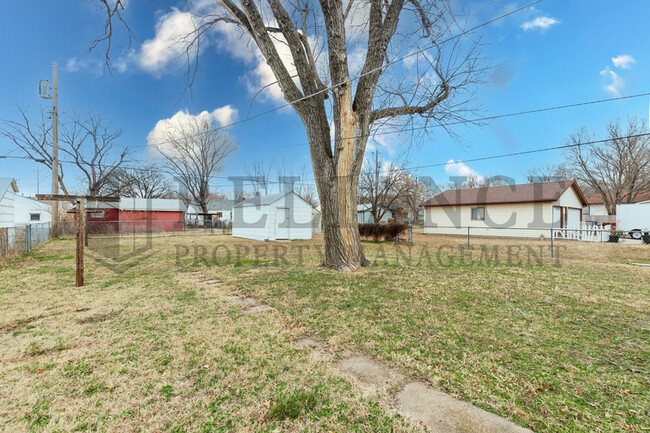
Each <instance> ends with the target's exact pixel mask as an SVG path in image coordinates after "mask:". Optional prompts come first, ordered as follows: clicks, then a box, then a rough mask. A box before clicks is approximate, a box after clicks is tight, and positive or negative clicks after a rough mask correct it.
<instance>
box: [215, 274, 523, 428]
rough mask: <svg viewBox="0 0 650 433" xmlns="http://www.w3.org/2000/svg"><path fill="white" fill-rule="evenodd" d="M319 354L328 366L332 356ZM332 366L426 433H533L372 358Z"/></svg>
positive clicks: (253, 303) (256, 308) (250, 309)
mask: <svg viewBox="0 0 650 433" xmlns="http://www.w3.org/2000/svg"><path fill="white" fill-rule="evenodd" d="M203 284H205V285H207V286H213V287H214V286H219V285H220V282H219V281H217V280H209V281H204V282H203ZM233 301H234V302H236V303H237V304H238V305H239V306H240V307H241V308H242V310H243V312H244V313H245V314H260V313H268V312H274V313H277V312H276V310H275V309H274V308H273V307H271V306H269V305H266V304H262V303H261V302H260V301H258V300H257V299H255V298H250V297H241V298H237V297H233ZM294 345H295V346H296V348H298V349H301V350H317V347H318V346H319V345H320V343H319V342H318V340H316V339H314V338H313V337H305V338H302V339H299V340H297V341H295V342H294ZM321 352H322V353H321V355H322V356H323V357H325V358H329V359H330V361H329V362H330V363H331V358H332V355H328V354H327V353H325V351H321ZM332 366H333V367H334V369H335V370H336V371H338V372H339V374H341V375H342V376H344V377H345V378H347V379H349V380H351V382H352V383H354V384H356V385H357V386H358V387H359V388H360V389H361V390H363V391H365V392H366V393H374V394H376V395H377V397H378V398H379V400H386V399H387V397H388V400H389V401H388V402H387V403H388V404H386V406H388V407H387V409H388V410H394V411H395V412H397V413H398V414H399V415H401V416H402V417H403V418H404V419H406V420H407V421H409V422H410V423H411V424H413V425H414V426H417V427H424V428H425V430H426V431H428V432H434V433H533V432H532V430H529V429H526V428H524V427H521V426H518V425H517V424H515V423H513V422H511V421H509V420H507V419H505V418H502V417H500V416H498V415H495V414H493V413H491V412H488V411H486V410H483V409H481V408H478V407H476V406H474V405H472V404H469V403H467V402H465V401H462V400H459V399H457V398H455V397H452V396H451V395H449V394H447V393H445V392H442V391H440V390H437V389H435V388H433V387H431V386H430V385H429V384H426V383H424V382H417V381H414V380H413V379H412V378H409V377H408V376H407V375H404V374H402V373H400V372H398V371H396V370H394V369H391V368H390V367H388V366H387V365H385V364H384V363H382V362H380V361H377V360H374V359H372V358H369V357H366V356H354V357H351V358H347V359H344V360H342V361H339V362H338V363H335V364H333V365H332ZM395 392H396V394H395ZM381 396H383V397H381Z"/></svg>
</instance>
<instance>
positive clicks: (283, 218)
mask: <svg viewBox="0 0 650 433" xmlns="http://www.w3.org/2000/svg"><path fill="white" fill-rule="evenodd" d="M275 223H276V224H275V238H276V239H289V208H287V207H279V208H276V210H275Z"/></svg>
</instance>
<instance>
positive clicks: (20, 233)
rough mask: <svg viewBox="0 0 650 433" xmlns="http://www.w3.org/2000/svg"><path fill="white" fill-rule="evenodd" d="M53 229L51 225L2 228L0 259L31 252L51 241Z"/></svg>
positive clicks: (41, 224)
mask: <svg viewBox="0 0 650 433" xmlns="http://www.w3.org/2000/svg"><path fill="white" fill-rule="evenodd" d="M51 229H52V227H51V225H50V224H49V223H40V224H25V225H18V226H15V227H5V228H0V259H3V260H7V259H10V258H12V257H15V256H19V255H22V254H25V253H28V252H30V251H31V250H32V249H34V248H36V247H38V246H39V245H41V244H42V243H44V242H47V241H48V240H49V239H50V234H51Z"/></svg>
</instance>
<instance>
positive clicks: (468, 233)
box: [467, 226, 470, 251]
mask: <svg viewBox="0 0 650 433" xmlns="http://www.w3.org/2000/svg"><path fill="white" fill-rule="evenodd" d="M469 248H470V246H469V226H467V251H469Z"/></svg>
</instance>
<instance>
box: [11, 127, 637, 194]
mask: <svg viewBox="0 0 650 433" xmlns="http://www.w3.org/2000/svg"><path fill="white" fill-rule="evenodd" d="M648 136H650V132H647V133H642V134H634V135H626V136H622V137H610V138H605V139H601V140H592V141H585V142H581V143H572V144H565V145H561V146H553V147H544V148H540V149H533V150H525V151H521V152H512V153H503V154H498V155H490V156H483V157H479V158H472V159H465V160H462V162H477V161H487V160H492V159H500V158H509V157H513V156H521V155H529V154H533V153H539V152H548V151H553V150H562V149H570V148H574V147H580V146H587V145H593V144H602V143H607V142H609V141H615V140H626V139H629V138H640V137H648ZM0 158H10V159H32V160H37V158H30V157H22V156H13V155H0ZM61 162H63V163H67V164H75V163H74V162H73V161H61ZM448 164H450V163H449V162H440V163H435V164H426V165H419V166H411V167H408V166H407V167H400V169H402V170H415V169H420V168H433V167H443V166H446V165H448ZM123 168H129V167H123ZM131 169H135V170H137V169H142V168H138V167H131ZM161 171H163V172H164V173H166V174H170V175H173V173H170V172H167V171H164V170H161ZM338 177H346V176H338ZM210 178H211V179H226V180H229V178H228V177H224V176H210ZM241 180H242V181H243V182H247V181H246V180H245V179H241ZM305 180H306V181H315V179H313V178H312V179H305ZM268 183H284V182H279V181H268ZM301 184H303V185H315V184H313V183H306V182H302V183H301ZM213 186H217V185H213ZM223 186H232V185H223Z"/></svg>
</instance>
